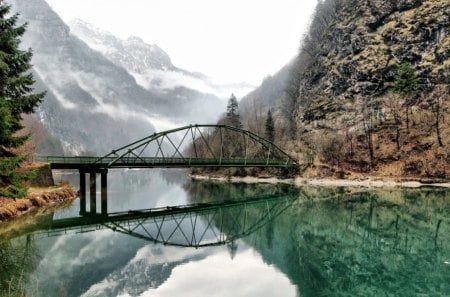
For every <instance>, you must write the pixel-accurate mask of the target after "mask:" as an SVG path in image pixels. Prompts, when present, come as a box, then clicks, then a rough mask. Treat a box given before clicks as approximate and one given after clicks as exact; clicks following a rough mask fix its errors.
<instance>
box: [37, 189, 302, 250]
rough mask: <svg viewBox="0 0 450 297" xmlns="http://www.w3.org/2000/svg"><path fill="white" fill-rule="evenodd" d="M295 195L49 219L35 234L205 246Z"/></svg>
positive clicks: (248, 226) (234, 234)
mask: <svg viewBox="0 0 450 297" xmlns="http://www.w3.org/2000/svg"><path fill="white" fill-rule="evenodd" d="M295 199H296V197H295V196H292V195H283V196H281V195H270V196H263V197H252V198H246V199H242V200H238V201H227V200H225V201H223V202H216V203H197V204H190V205H180V206H169V207H164V208H153V209H141V210H132V211H127V212H118V213H109V214H108V215H100V214H96V215H89V214H86V215H84V216H81V217H73V218H64V219H56V220H52V221H51V223H50V224H48V225H43V226H42V229H44V230H45V231H40V232H37V233H35V234H36V235H38V236H39V235H41V236H42V235H44V236H58V235H66V234H70V233H71V232H75V233H86V232H95V231H98V230H100V229H111V230H112V231H114V232H119V233H122V234H125V235H128V236H131V237H135V238H138V239H142V240H146V241H149V242H154V243H162V244H164V245H174V246H180V247H196V248H198V247H205V246H213V245H223V244H232V243H233V242H235V241H236V240H237V239H239V238H241V237H244V236H248V235H249V234H251V233H253V232H255V231H256V230H258V229H260V228H262V227H263V226H264V225H265V224H267V223H268V222H270V221H271V220H274V219H276V218H277V217H278V216H279V215H280V214H282V213H283V211H285V210H286V209H287V208H288V207H289V206H290V205H291V204H292V203H293V202H294V200H295Z"/></svg>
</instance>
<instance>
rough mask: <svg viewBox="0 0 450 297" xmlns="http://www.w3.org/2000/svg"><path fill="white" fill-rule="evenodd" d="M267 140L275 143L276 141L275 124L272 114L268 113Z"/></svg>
mask: <svg viewBox="0 0 450 297" xmlns="http://www.w3.org/2000/svg"><path fill="white" fill-rule="evenodd" d="M266 139H267V140H268V141H270V142H272V143H273V142H274V140H275V123H274V121H273V117H272V112H271V111H270V109H269V111H268V112H267V118H266Z"/></svg>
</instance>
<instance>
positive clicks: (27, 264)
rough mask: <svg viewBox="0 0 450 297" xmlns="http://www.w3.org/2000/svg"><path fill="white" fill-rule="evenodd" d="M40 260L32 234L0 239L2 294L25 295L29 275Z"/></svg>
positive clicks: (0, 291)
mask: <svg viewBox="0 0 450 297" xmlns="http://www.w3.org/2000/svg"><path fill="white" fill-rule="evenodd" d="M39 260H40V256H39V253H38V250H37V248H36V247H35V243H34V239H33V237H32V235H27V236H22V237H20V238H17V239H14V240H11V241H0V266H1V269H0V296H25V295H26V294H25V289H26V288H25V284H26V283H27V278H28V275H29V274H30V272H32V271H34V270H35V269H36V267H37V265H38V264H39Z"/></svg>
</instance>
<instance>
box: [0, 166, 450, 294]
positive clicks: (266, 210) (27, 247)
mask: <svg viewBox="0 0 450 297" xmlns="http://www.w3.org/2000/svg"><path fill="white" fill-rule="evenodd" d="M58 179H59V180H67V181H69V182H71V183H73V184H74V186H75V187H78V181H77V174H65V175H62V176H60V177H58ZM108 187H109V188H108V213H109V216H104V215H103V216H102V215H100V214H97V215H94V214H93V212H92V211H90V210H89V206H88V212H89V213H90V214H89V215H84V216H83V217H80V215H79V213H80V209H79V201H78V200H76V201H75V202H74V203H73V204H72V205H70V206H67V207H58V208H55V209H53V210H49V211H46V212H42V211H39V212H35V213H30V214H27V215H25V216H23V217H22V218H20V219H18V220H16V221H15V222H11V223H8V224H4V225H2V226H0V229H3V232H1V233H0V296H24V295H25V296H450V191H449V190H447V189H438V188H422V189H376V190H368V189H365V188H319V187H293V186H290V185H271V184H230V183H218V182H208V181H193V180H191V179H190V178H188V177H187V175H186V172H185V171H179V170H117V171H115V170H111V171H110V173H109V175H108ZM88 197H89V196H88ZM88 205H89V203H88ZM99 209H100V203H99V202H97V212H99ZM6 229H8V230H9V231H5V230H6Z"/></svg>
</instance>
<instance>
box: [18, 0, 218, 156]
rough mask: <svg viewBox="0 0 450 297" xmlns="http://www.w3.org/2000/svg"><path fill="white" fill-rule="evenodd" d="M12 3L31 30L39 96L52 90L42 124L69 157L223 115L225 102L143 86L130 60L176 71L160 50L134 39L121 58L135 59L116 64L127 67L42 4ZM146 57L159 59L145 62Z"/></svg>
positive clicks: (37, 0) (26, 42)
mask: <svg viewBox="0 0 450 297" xmlns="http://www.w3.org/2000/svg"><path fill="white" fill-rule="evenodd" d="M9 3H11V4H12V6H13V10H14V11H17V12H19V13H20V22H27V23H28V27H27V31H26V33H25V35H24V37H23V38H22V44H21V45H22V46H23V47H24V48H29V47H31V48H32V49H33V60H32V64H33V72H34V74H35V75H34V76H35V79H36V81H37V89H38V90H46V91H47V96H46V98H45V99H44V101H43V103H42V104H41V106H40V108H39V110H38V116H39V119H40V120H41V121H42V122H43V123H44V125H45V126H46V127H47V128H48V129H49V131H50V132H51V133H52V134H53V135H54V136H56V137H57V138H59V139H60V140H61V141H62V143H63V145H64V147H65V150H66V151H67V152H68V153H76V154H79V153H82V152H96V153H106V152H109V151H110V150H111V149H114V148H116V147H119V146H122V145H124V144H126V143H129V142H131V141H133V140H136V139H138V138H141V137H144V136H147V135H149V134H151V133H153V132H154V131H155V130H159V131H161V130H164V129H168V128H174V127H176V126H181V125H185V124H188V123H208V122H215V121H216V120H217V118H218V116H219V114H220V113H222V112H223V111H224V110H225V102H224V100H220V99H219V98H218V97H216V96H214V95H211V94H205V93H201V92H198V91H196V90H193V89H191V88H187V87H183V86H176V87H173V88H171V89H168V88H167V89H164V90H163V89H153V88H144V87H142V86H141V85H140V84H138V83H137V81H136V79H135V77H134V76H133V75H132V74H130V73H129V69H128V68H127V67H128V66H127V67H125V61H126V62H127V63H129V64H130V65H131V64H133V63H135V64H136V65H138V64H139V59H142V61H141V62H140V64H142V65H148V66H151V67H154V68H151V69H155V70H158V69H159V70H161V71H163V69H169V68H164V67H171V66H170V65H171V63H170V58H169V57H168V56H167V55H166V54H164V52H163V51H162V50H160V49H158V48H157V47H155V46H150V47H149V48H147V45H144V44H143V43H141V42H139V41H138V40H137V39H136V38H131V39H130V40H128V41H126V42H124V46H126V48H127V50H125V49H124V50H123V51H124V52H127V51H130V53H131V49H133V52H132V53H133V55H130V56H129V57H130V58H129V59H127V58H126V57H122V58H120V57H118V58H117V59H118V61H120V60H121V59H122V60H123V61H124V62H123V63H124V65H122V64H119V63H116V62H113V61H112V60H111V59H110V57H109V56H108V57H105V56H104V54H103V53H102V52H101V51H100V50H99V49H98V48H96V47H95V46H93V45H92V44H91V46H92V47H90V46H89V45H88V44H86V43H85V42H83V41H82V40H81V39H79V38H78V37H76V36H74V35H73V34H72V33H71V32H70V29H69V27H68V26H67V25H66V24H65V23H64V22H63V21H62V20H61V19H60V17H59V16H58V15H57V14H56V13H55V12H54V11H53V10H52V9H51V8H50V7H49V5H48V4H47V3H46V2H45V1H44V0H33V1H29V0H11V1H9ZM111 42H113V41H111ZM110 47H111V46H110ZM149 52H150V53H152V52H153V53H155V55H154V57H156V56H158V58H155V59H153V58H146V56H148V53H149ZM149 56H152V57H153V55H149ZM129 67H131V66H129ZM130 69H131V68H130ZM133 69H135V70H136V71H138V68H136V67H135V68H133ZM171 69H172V68H171Z"/></svg>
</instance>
